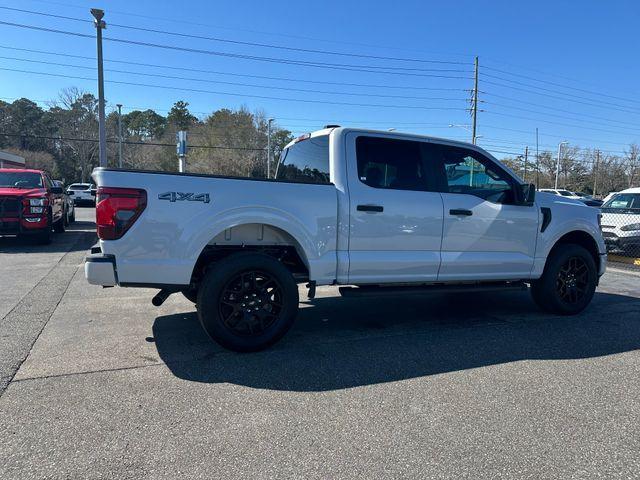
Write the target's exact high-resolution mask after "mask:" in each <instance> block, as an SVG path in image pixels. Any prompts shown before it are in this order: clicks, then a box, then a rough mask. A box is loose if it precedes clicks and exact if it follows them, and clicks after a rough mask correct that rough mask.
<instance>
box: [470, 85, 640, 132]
mask: <svg viewBox="0 0 640 480" xmlns="http://www.w3.org/2000/svg"><path fill="white" fill-rule="evenodd" d="M481 93H483V94H484V95H489V96H490V97H496V98H501V99H504V100H511V101H513V102H517V103H522V104H525V105H533V106H536V107H540V108H546V109H549V110H552V111H555V112H564V113H569V114H571V115H579V116H581V117H587V118H593V119H595V120H601V121H604V122H611V123H618V124H620V125H633V126H637V125H638V124H637V123H627V122H620V121H618V120H612V119H609V118H605V117H599V116H596V115H588V114H583V113H576V112H574V111H571V110H564V109H561V108H555V107H549V106H547V105H541V104H540V103H535V102H527V101H524V100H521V99H519V98H513V97H506V96H504V95H498V94H496V93H491V92H483V91H481ZM545 115H546V114H545Z"/></svg>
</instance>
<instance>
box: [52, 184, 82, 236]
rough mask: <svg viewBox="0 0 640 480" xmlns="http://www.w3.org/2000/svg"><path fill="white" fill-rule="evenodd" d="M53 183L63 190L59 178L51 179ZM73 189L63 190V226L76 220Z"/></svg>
mask: <svg viewBox="0 0 640 480" xmlns="http://www.w3.org/2000/svg"><path fill="white" fill-rule="evenodd" d="M52 181H53V184H54V185H56V186H58V187H60V188H62V189H63V191H64V184H63V183H62V181H61V180H52ZM73 195H74V192H73V190H66V191H64V222H65V226H69V224H70V223H73V222H75V221H76V208H75V202H74V200H73Z"/></svg>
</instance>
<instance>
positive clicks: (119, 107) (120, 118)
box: [116, 103, 122, 168]
mask: <svg viewBox="0 0 640 480" xmlns="http://www.w3.org/2000/svg"><path fill="white" fill-rule="evenodd" d="M116 107H118V168H122V104H121V103H118V104H117V105H116Z"/></svg>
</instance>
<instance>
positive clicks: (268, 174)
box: [267, 118, 275, 178]
mask: <svg viewBox="0 0 640 480" xmlns="http://www.w3.org/2000/svg"><path fill="white" fill-rule="evenodd" d="M274 120H275V119H274V118H270V119H269V120H267V178H271V123H272V122H273V121H274Z"/></svg>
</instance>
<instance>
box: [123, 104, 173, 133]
mask: <svg viewBox="0 0 640 480" xmlns="http://www.w3.org/2000/svg"><path fill="white" fill-rule="evenodd" d="M166 126H167V119H166V118H164V117H163V116H162V115H159V114H158V113H156V112H155V111H153V110H151V109H148V110H144V111H140V110H134V111H132V112H130V113H127V114H126V115H123V116H122V127H123V130H124V129H126V130H127V132H128V133H129V135H130V136H133V137H136V138H138V139H145V138H160V137H162V134H163V133H164V130H165V128H166Z"/></svg>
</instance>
